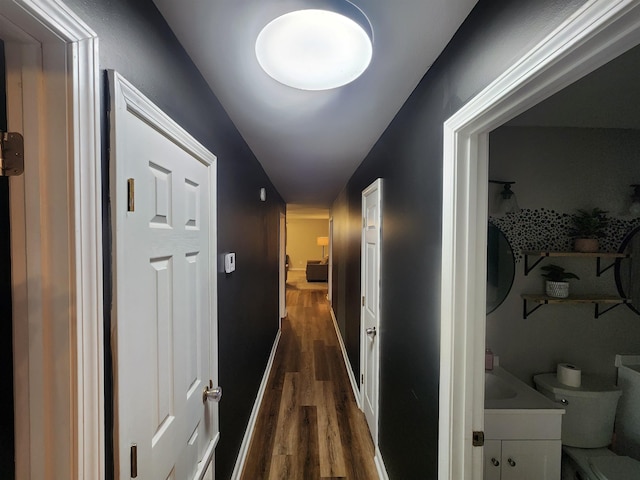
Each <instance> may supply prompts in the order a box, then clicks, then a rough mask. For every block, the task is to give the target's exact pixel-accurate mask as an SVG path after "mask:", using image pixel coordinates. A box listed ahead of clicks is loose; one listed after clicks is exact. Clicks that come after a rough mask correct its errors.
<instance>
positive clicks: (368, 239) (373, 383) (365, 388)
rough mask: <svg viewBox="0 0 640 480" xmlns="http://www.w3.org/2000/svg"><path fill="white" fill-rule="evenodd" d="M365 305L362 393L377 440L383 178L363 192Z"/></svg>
mask: <svg viewBox="0 0 640 480" xmlns="http://www.w3.org/2000/svg"><path fill="white" fill-rule="evenodd" d="M362 219H363V220H362V254H361V262H362V275H361V276H362V279H361V288H362V308H361V316H360V318H361V320H360V321H361V328H360V351H361V356H360V357H361V358H360V369H361V371H362V376H361V379H360V380H361V382H360V394H361V401H362V402H361V403H362V410H363V411H364V414H365V417H366V419H367V423H368V424H369V430H370V431H371V436H372V438H373V442H374V444H375V445H377V444H378V391H379V388H380V374H379V365H380V360H379V357H380V339H379V336H378V335H379V330H380V248H381V239H382V180H381V179H378V180H376V181H375V182H373V183H372V184H371V185H370V186H369V187H367V188H366V189H365V190H364V191H363V192H362Z"/></svg>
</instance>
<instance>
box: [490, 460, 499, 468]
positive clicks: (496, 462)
mask: <svg viewBox="0 0 640 480" xmlns="http://www.w3.org/2000/svg"><path fill="white" fill-rule="evenodd" d="M491 463H492V464H493V466H494V467H499V466H500V462H499V461H498V460H496V459H495V458H492V459H491Z"/></svg>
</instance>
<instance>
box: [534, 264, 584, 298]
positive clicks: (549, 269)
mask: <svg viewBox="0 0 640 480" xmlns="http://www.w3.org/2000/svg"><path fill="white" fill-rule="evenodd" d="M541 269H542V270H544V271H545V272H546V273H543V274H542V276H543V277H544V278H546V279H547V281H546V283H545V291H546V292H547V295H549V296H550V297H554V298H567V297H568V296H569V282H567V280H568V279H570V278H575V279H576V280H580V278H579V277H578V276H577V275H576V274H575V273H571V272H565V270H564V268H563V267H560V266H558V265H545V266H544V267H542V268H541Z"/></svg>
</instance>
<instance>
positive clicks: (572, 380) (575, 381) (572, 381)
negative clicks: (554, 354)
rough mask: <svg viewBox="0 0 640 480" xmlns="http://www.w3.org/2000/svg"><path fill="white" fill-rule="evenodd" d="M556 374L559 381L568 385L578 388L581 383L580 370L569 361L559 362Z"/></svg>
mask: <svg viewBox="0 0 640 480" xmlns="http://www.w3.org/2000/svg"><path fill="white" fill-rule="evenodd" d="M556 376H557V377H558V381H559V382H560V383H562V384H564V385H567V386H568V387H575V388H578V387H579V386H580V385H581V383H582V370H580V368H578V367H576V366H575V365H572V364H570V363H559V364H558V369H557V370H556Z"/></svg>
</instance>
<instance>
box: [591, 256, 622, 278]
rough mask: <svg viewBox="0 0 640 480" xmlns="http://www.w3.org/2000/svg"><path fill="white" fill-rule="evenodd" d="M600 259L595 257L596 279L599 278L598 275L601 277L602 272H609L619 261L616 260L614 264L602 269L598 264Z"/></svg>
mask: <svg viewBox="0 0 640 480" xmlns="http://www.w3.org/2000/svg"><path fill="white" fill-rule="evenodd" d="M600 260H601V258H600V257H597V258H596V277H599V276H600V275H602V274H603V273H604V272H606V271H607V270H609V269H610V268H611V267H614V266H615V265H616V264H617V263H618V262H619V261H620V259H619V258H618V259H616V260H614V262H613V263H612V264H611V265H608V266H606V267H604V268H602V265H601V263H600Z"/></svg>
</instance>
